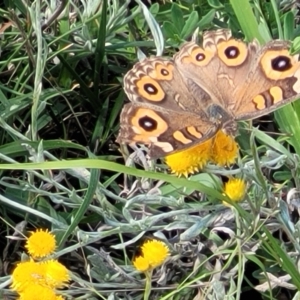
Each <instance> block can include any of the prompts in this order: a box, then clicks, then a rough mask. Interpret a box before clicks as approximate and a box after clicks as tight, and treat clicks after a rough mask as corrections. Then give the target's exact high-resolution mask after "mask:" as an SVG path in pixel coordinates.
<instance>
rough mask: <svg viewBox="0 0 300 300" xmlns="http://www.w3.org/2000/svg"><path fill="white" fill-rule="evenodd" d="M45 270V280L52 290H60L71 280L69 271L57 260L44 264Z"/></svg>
mask: <svg viewBox="0 0 300 300" xmlns="http://www.w3.org/2000/svg"><path fill="white" fill-rule="evenodd" d="M42 264H43V266H44V268H45V280H46V282H47V286H48V287H50V288H60V287H63V286H64V285H66V284H67V281H69V280H70V275H69V271H68V269H67V268H66V267H65V266H64V265H62V264H61V263H59V262H58V261H57V260H48V261H45V262H43V263H42Z"/></svg>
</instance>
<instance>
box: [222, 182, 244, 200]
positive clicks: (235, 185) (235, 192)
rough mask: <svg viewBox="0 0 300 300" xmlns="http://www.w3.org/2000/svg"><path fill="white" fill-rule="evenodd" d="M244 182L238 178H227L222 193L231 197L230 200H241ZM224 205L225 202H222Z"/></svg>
mask: <svg viewBox="0 0 300 300" xmlns="http://www.w3.org/2000/svg"><path fill="white" fill-rule="evenodd" d="M246 188H247V186H246V182H245V181H244V180H242V179H239V178H232V179H229V180H228V182H226V183H225V187H224V194H226V195H227V196H228V198H230V199H231V201H234V202H239V201H241V200H243V198H244V196H245V194H246ZM223 204H224V205H228V204H227V203H226V202H223Z"/></svg>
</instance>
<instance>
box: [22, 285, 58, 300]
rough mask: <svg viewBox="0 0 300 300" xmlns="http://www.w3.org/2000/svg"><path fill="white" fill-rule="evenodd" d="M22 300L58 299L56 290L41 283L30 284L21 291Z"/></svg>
mask: <svg viewBox="0 0 300 300" xmlns="http://www.w3.org/2000/svg"><path fill="white" fill-rule="evenodd" d="M19 299H20V300H41V299H47V300H57V296H56V295H55V292H54V291H53V290H52V289H51V288H48V287H44V286H41V285H30V286H28V287H27V288H26V289H25V290H24V291H23V292H21V293H20V298H19Z"/></svg>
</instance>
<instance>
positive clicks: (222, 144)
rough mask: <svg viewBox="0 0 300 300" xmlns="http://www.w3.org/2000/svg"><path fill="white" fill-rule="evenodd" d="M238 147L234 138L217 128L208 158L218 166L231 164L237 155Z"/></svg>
mask: <svg viewBox="0 0 300 300" xmlns="http://www.w3.org/2000/svg"><path fill="white" fill-rule="evenodd" d="M238 151H239V147H238V144H237V143H236V142H235V140H234V138H233V137H232V136H230V135H226V134H225V133H224V132H223V131H222V130H219V131H218V132H217V134H216V136H215V138H214V141H213V144H212V149H211V156H210V159H211V161H212V162H213V163H215V164H217V165H219V166H225V165H230V164H233V163H234V162H235V160H236V158H237V156H238Z"/></svg>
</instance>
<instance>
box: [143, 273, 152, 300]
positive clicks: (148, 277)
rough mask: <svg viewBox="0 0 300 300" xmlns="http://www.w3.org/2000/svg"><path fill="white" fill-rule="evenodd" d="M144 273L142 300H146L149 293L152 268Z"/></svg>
mask: <svg viewBox="0 0 300 300" xmlns="http://www.w3.org/2000/svg"><path fill="white" fill-rule="evenodd" d="M145 275H146V286H145V293H144V300H148V299H149V296H150V293H151V287H152V286H151V278H152V270H148V271H146V272H145Z"/></svg>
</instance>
